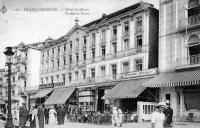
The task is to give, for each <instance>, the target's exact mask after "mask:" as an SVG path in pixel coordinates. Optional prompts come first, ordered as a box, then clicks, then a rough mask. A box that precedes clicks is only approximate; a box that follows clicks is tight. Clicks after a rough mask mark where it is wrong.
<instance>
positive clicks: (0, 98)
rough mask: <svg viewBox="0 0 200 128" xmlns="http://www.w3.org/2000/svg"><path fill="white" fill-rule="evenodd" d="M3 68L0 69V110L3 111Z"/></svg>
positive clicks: (4, 80)
mask: <svg viewBox="0 0 200 128" xmlns="http://www.w3.org/2000/svg"><path fill="white" fill-rule="evenodd" d="M5 75H6V74H5V69H0V110H1V111H2V112H3V111H4V109H5V102H4V100H3V84H4V83H5V82H6V79H5V78H6V77H5Z"/></svg>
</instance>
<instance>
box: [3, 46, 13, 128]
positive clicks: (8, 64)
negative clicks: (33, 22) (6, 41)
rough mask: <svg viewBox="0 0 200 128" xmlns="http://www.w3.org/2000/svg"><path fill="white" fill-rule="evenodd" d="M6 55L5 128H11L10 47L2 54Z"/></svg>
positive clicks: (11, 52) (11, 53)
mask: <svg viewBox="0 0 200 128" xmlns="http://www.w3.org/2000/svg"><path fill="white" fill-rule="evenodd" d="M4 54H5V55H6V65H7V66H8V114H7V122H6V126H5V128H13V127H14V125H13V122H12V113H11V79H10V77H11V64H12V56H13V55H14V52H13V51H12V47H7V48H6V51H5V52H4Z"/></svg>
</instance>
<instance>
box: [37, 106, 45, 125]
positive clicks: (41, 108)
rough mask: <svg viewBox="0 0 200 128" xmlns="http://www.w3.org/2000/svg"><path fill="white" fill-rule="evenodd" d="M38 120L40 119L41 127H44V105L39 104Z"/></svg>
mask: <svg viewBox="0 0 200 128" xmlns="http://www.w3.org/2000/svg"><path fill="white" fill-rule="evenodd" d="M37 116H38V121H39V128H44V110H43V107H42V105H39V106H38V114H37Z"/></svg>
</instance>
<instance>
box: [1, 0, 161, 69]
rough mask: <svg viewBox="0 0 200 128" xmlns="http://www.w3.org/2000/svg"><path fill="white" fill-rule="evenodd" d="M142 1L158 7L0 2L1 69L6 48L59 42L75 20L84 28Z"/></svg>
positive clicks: (65, 0)
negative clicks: (105, 15)
mask: <svg viewBox="0 0 200 128" xmlns="http://www.w3.org/2000/svg"><path fill="white" fill-rule="evenodd" d="M139 1H145V2H149V3H152V4H153V5H154V6H155V8H157V9H158V8H159V0H0V8H2V6H3V5H5V7H6V8H7V11H6V12H5V13H2V12H0V68H5V67H4V66H5V55H4V54H3V51H4V49H5V47H7V46H16V45H18V44H19V43H20V42H23V43H25V44H29V43H35V42H40V41H44V40H46V39H47V38H49V37H50V38H53V39H57V38H59V37H61V36H63V35H65V34H66V33H67V32H68V31H69V30H70V29H71V28H72V27H73V26H74V25H75V21H74V20H75V19H76V18H78V20H79V25H84V24H86V23H89V22H91V21H93V20H96V19H98V18H100V17H101V16H102V14H103V13H105V14H110V13H112V12H115V11H118V10H120V9H123V8H125V7H128V6H130V5H133V4H135V3H137V2H139ZM32 9H35V10H32ZM36 9H37V10H36ZM72 9H73V11H72ZM76 9H79V10H78V11H75V10H76ZM31 10H32V11H31ZM73 12H76V13H77V14H72V13H73Z"/></svg>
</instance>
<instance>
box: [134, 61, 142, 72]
mask: <svg viewBox="0 0 200 128" xmlns="http://www.w3.org/2000/svg"><path fill="white" fill-rule="evenodd" d="M135 69H136V71H140V70H142V59H138V60H135Z"/></svg>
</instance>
